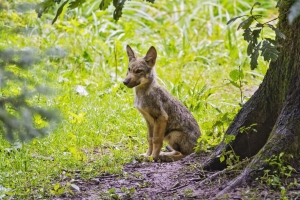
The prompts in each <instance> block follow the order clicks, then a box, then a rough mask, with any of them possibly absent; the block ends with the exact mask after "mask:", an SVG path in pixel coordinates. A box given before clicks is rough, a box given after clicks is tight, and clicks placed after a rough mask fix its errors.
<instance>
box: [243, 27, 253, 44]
mask: <svg viewBox="0 0 300 200" xmlns="http://www.w3.org/2000/svg"><path fill="white" fill-rule="evenodd" d="M243 36H244V40H245V41H247V42H250V41H251V40H252V36H251V29H250V28H246V29H245V30H244V33H243Z"/></svg>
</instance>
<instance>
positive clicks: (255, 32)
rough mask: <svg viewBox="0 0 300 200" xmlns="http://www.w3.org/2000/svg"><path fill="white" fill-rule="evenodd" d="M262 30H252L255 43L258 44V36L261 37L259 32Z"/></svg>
mask: <svg viewBox="0 0 300 200" xmlns="http://www.w3.org/2000/svg"><path fill="white" fill-rule="evenodd" d="M260 32H261V29H256V30H254V31H252V38H253V44H254V45H256V44H257V42H258V41H257V38H258V37H259V34H260Z"/></svg>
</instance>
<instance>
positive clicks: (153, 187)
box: [54, 155, 300, 200]
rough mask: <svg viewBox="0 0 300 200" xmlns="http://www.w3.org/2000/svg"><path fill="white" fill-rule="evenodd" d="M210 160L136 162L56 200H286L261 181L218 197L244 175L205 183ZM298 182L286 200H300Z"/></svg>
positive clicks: (79, 183) (78, 182)
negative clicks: (205, 163)
mask: <svg viewBox="0 0 300 200" xmlns="http://www.w3.org/2000/svg"><path fill="white" fill-rule="evenodd" d="M205 157H206V156H201V157H199V156H195V155H192V156H189V157H187V158H185V159H183V160H180V161H177V162H172V163H159V162H136V163H128V164H125V165H124V167H123V173H122V174H102V175H101V176H99V177H96V178H93V179H91V180H81V179H78V180H73V183H74V184H76V185H77V186H78V187H79V190H78V189H77V190H74V194H73V195H65V196H62V197H59V198H54V199H55V200H63V199H75V200H79V199H80V200H81V199H86V200H94V199H137V200H142V199H151V200H152V199H153V200H158V199H163V200H171V199H172V200H173V199H236V200H238V199H282V194H281V192H280V190H279V189H277V190H273V189H271V188H270V187H268V186H267V185H265V184H261V183H260V182H259V181H254V182H253V183H252V185H251V186H243V185H241V186H240V187H239V188H237V189H235V190H234V191H232V192H231V193H229V194H227V195H226V196H223V197H219V198H216V194H217V193H218V192H220V191H221V189H222V188H224V187H225V186H226V183H228V182H229V181H230V180H232V179H233V178H234V177H235V176H236V175H237V174H238V173H239V172H240V171H239V170H234V171H229V172H228V173H225V174H222V175H220V176H217V178H216V179H214V180H212V181H208V182H207V183H205V184H203V183H201V181H202V180H204V179H205V178H206V177H210V176H211V175H212V174H214V173H215V172H213V171H204V170H202V169H201V165H200V164H199V163H201V162H203V160H204V159H205ZM295 180H296V181H297V182H298V184H296V185H295V186H293V187H292V188H290V189H289V190H288V192H287V193H286V194H285V196H286V197H287V198H286V199H299V200H300V184H299V183H300V174H298V173H294V174H293V175H292V177H290V181H295Z"/></svg>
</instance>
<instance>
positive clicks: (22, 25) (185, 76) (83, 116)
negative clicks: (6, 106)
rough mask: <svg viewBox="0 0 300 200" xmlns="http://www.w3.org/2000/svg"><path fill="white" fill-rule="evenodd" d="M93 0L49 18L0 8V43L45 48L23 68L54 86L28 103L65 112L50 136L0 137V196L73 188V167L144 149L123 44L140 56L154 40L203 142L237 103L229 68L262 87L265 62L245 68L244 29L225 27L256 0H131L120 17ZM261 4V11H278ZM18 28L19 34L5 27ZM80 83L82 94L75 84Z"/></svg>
mask: <svg viewBox="0 0 300 200" xmlns="http://www.w3.org/2000/svg"><path fill="white" fill-rule="evenodd" d="M18 3H20V1H17V2H15V4H18ZM99 3H100V1H99V0H98V1H94V3H91V4H89V5H84V6H83V8H80V9H76V10H74V11H70V12H65V13H64V15H62V16H61V17H60V18H59V20H58V21H57V22H56V24H55V25H53V26H52V25H50V22H51V20H52V19H53V17H54V12H50V13H48V14H46V15H44V16H43V18H42V19H37V18H36V14H35V13H34V12H26V13H16V12H15V11H14V9H13V6H9V9H8V10H2V11H1V12H0V17H1V18H2V19H6V20H4V21H3V22H1V25H0V27H1V33H0V39H1V42H0V48H8V47H12V46H13V47H16V48H24V47H28V46H29V47H33V48H37V49H38V50H39V52H40V53H41V54H45V55H47V56H49V57H46V58H44V59H43V61H42V63H41V64H39V65H35V66H34V67H33V68H32V69H30V70H29V71H28V72H24V73H25V74H24V76H26V77H28V79H30V80H34V81H35V83H36V84H47V85H48V86H49V87H50V88H52V90H53V93H54V94H53V95H52V96H50V97H43V96H36V97H35V98H34V99H33V100H32V103H34V104H37V105H39V106H46V107H51V108H58V109H59V110H60V113H61V121H60V123H58V124H57V127H56V128H55V129H53V130H52V131H51V133H50V134H49V136H47V137H44V138H36V139H34V140H33V141H31V142H29V143H25V144H22V143H15V144H10V143H8V142H7V141H6V140H5V139H0V198H9V197H12V196H13V197H15V198H45V197H49V195H59V194H61V193H65V192H70V190H68V188H67V186H69V185H68V184H67V182H69V183H71V182H72V178H73V177H74V176H75V175H76V176H81V177H83V178H90V177H93V176H96V175H99V174H100V173H107V172H108V173H120V172H121V169H122V164H124V163H126V162H131V161H133V160H134V159H135V157H136V156H137V155H138V154H140V153H143V152H144V151H145V150H146V126H145V122H144V120H143V118H142V116H141V115H140V114H139V113H138V111H137V110H136V109H134V108H133V98H134V96H133V91H132V90H130V89H127V88H125V87H124V86H123V84H122V82H121V81H122V79H123V78H124V77H125V74H126V69H127V65H128V59H127V57H126V55H125V46H126V44H130V45H131V46H132V47H133V48H134V49H135V50H136V51H137V52H138V54H139V55H140V56H143V55H144V54H145V53H146V51H147V50H148V48H149V47H150V46H151V45H153V46H155V47H156V48H157V50H158V60H157V65H156V69H157V74H158V77H159V82H160V84H161V85H163V86H164V87H165V88H166V89H167V90H168V91H170V92H171V93H172V94H173V95H174V96H175V97H176V98H178V99H180V100H181V101H182V102H183V103H184V104H185V105H186V106H187V107H188V108H189V109H190V110H191V111H192V113H193V115H194V116H195V118H196V119H197V121H198V122H199V125H200V127H201V131H202V141H203V142H204V144H205V147H202V148H203V149H206V150H209V149H210V147H212V146H214V145H216V144H217V143H219V142H220V141H221V139H222V135H223V133H224V130H225V129H226V127H227V126H228V124H229V123H230V120H231V119H232V117H233V116H234V114H235V113H236V112H237V110H238V109H239V108H240V106H239V103H240V93H239V90H238V89H237V88H235V87H234V86H233V85H231V84H230V82H229V80H228V79H229V78H230V77H229V73H230V71H232V70H234V69H238V67H239V66H241V68H242V69H243V70H244V72H245V77H244V81H245V82H247V83H246V84H244V86H243V88H242V89H243V91H245V95H246V96H247V98H248V97H249V96H250V95H251V94H249V93H247V92H246V91H248V90H252V89H253V88H255V87H256V86H258V85H259V83H260V82H261V80H262V78H263V75H264V73H265V71H266V69H267V67H266V66H267V65H266V63H263V64H262V65H260V66H259V68H258V69H257V70H255V71H250V68H249V65H248V63H249V62H248V58H247V57H246V55H245V52H246V50H245V49H246V45H245V42H244V41H243V37H242V35H241V33H240V32H236V24H235V25H233V26H231V27H229V26H227V25H226V22H227V21H228V20H229V19H230V18H231V17H234V16H237V15H241V14H247V12H248V10H249V9H250V8H251V5H252V4H253V3H254V1H226V0H224V1H220V0H214V1H208V0H204V1H183V0H176V1H172V3H170V2H167V1H156V2H155V3H154V4H149V3H145V2H141V1H128V2H127V3H126V6H125V8H124V13H123V16H122V18H121V19H120V20H119V21H118V22H117V23H116V22H114V21H112V19H111V18H112V8H109V9H108V11H99V10H97V9H96V7H97V5H99ZM11 5H12V4H11ZM262 5H263V6H262V7H263V8H270V7H272V6H273V5H271V3H270V2H269V1H265V2H262ZM263 8H260V12H264V13H266V15H267V16H269V15H274V13H275V12H274V11H273V10H269V9H263ZM5 27H6V29H4V28H5ZM7 27H8V28H7ZM16 27H17V28H19V30H21V32H22V33H23V34H11V32H15V30H16V29H15V28H16ZM45 77H47V78H45ZM78 86H83V87H84V88H85V89H86V92H87V93H88V95H83V94H80V93H78V92H76V88H77V87H78ZM10 92H11V88H6V89H5V90H2V91H1V93H2V94H9V93H10ZM64 184H66V185H64Z"/></svg>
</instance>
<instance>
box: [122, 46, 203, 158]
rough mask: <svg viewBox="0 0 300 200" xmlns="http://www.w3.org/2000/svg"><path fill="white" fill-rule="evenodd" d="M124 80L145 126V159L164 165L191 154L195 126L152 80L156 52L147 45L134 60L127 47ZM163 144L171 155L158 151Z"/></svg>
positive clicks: (154, 77)
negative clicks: (143, 53)
mask: <svg viewBox="0 0 300 200" xmlns="http://www.w3.org/2000/svg"><path fill="white" fill-rule="evenodd" d="M126 50H127V55H128V58H129V67H128V72H127V77H126V78H125V80H124V81H123V83H124V84H125V85H126V86H127V87H129V88H133V87H134V90H135V99H134V106H135V107H136V108H137V109H138V110H139V111H140V113H141V114H142V115H143V116H144V118H145V120H146V122H147V126H148V145H149V146H148V150H147V152H146V153H145V154H142V155H143V156H146V157H150V156H151V157H152V158H153V160H155V161H156V160H158V159H159V160H161V161H165V162H171V161H177V160H179V159H181V158H183V157H185V156H187V155H189V154H191V153H192V152H193V151H194V147H195V145H196V143H197V139H198V138H199V136H200V129H199V126H198V124H197V122H196V120H195V119H194V117H193V116H192V114H191V113H190V112H189V111H188V109H187V108H186V107H185V106H184V105H183V104H181V103H180V102H179V101H178V100H177V99H175V98H174V97H173V96H172V95H171V94H169V93H168V92H167V91H166V90H165V89H163V88H162V87H161V86H160V85H159V84H158V83H157V81H156V74H155V69H154V65H155V62H156V57H157V52H156V49H155V48H154V47H153V46H151V47H150V49H149V50H148V52H147V54H146V56H145V57H144V58H140V57H138V56H137V55H136V54H135V52H134V51H133V50H132V49H131V47H130V46H129V45H127V47H126ZM163 141H167V142H168V143H169V145H170V146H171V148H169V150H170V151H171V152H160V151H161V148H162V145H163Z"/></svg>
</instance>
